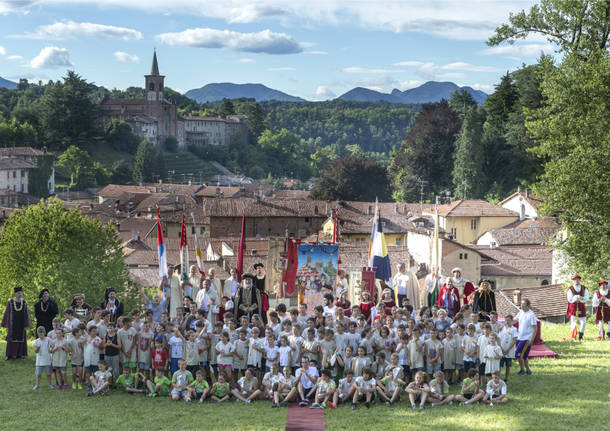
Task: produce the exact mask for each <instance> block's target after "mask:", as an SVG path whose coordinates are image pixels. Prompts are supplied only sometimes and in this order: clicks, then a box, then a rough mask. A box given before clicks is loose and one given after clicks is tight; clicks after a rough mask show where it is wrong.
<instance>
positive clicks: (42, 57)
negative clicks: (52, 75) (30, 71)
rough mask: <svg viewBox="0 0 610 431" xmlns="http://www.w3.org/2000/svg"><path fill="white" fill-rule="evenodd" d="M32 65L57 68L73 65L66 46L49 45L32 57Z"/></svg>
mask: <svg viewBox="0 0 610 431" xmlns="http://www.w3.org/2000/svg"><path fill="white" fill-rule="evenodd" d="M30 66H32V67H33V68H34V69H55V68H57V67H73V66H74V64H72V63H71V62H70V53H69V52H68V50H67V49H66V48H58V47H56V46H47V47H45V48H43V49H42V50H41V51H40V53H39V54H38V55H37V56H36V57H34V58H33V59H32V61H31V62H30Z"/></svg>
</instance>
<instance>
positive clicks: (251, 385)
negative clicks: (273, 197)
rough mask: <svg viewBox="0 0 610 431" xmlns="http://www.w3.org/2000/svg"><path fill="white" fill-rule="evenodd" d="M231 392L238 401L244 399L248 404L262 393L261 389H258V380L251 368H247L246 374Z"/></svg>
mask: <svg viewBox="0 0 610 431" xmlns="http://www.w3.org/2000/svg"><path fill="white" fill-rule="evenodd" d="M231 393H232V394H233V396H234V397H235V398H236V399H237V401H238V402H239V401H243V402H244V403H247V404H250V403H251V402H252V401H254V400H256V399H257V398H258V397H259V396H260V395H261V391H260V390H259V389H258V380H256V378H255V377H254V371H253V370H252V369H251V368H248V369H246V372H245V374H244V376H243V377H241V378H240V379H239V380H238V381H237V387H236V388H235V389H233V391H232V392H231Z"/></svg>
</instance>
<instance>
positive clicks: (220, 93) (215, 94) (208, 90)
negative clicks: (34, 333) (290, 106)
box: [184, 82, 306, 103]
mask: <svg viewBox="0 0 610 431" xmlns="http://www.w3.org/2000/svg"><path fill="white" fill-rule="evenodd" d="M184 95H185V96H186V97H189V98H191V99H193V100H195V101H197V102H199V103H205V102H214V101H216V100H222V99H239V98H241V97H245V98H248V99H256V100H257V101H258V102H264V101H267V100H279V101H283V102H306V100H305V99H301V98H300V97H296V96H291V95H290V94H286V93H283V92H281V91H278V90H274V89H273V88H269V87H267V86H265V85H263V84H233V83H231V82H221V83H217V84H207V85H204V86H203V87H201V88H197V89H193V90H189V91H187V92H186V93H184Z"/></svg>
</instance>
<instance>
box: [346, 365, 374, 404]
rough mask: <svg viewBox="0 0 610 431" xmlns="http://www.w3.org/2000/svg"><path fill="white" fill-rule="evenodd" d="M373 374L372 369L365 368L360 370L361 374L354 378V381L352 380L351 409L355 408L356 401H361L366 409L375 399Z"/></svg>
mask: <svg viewBox="0 0 610 431" xmlns="http://www.w3.org/2000/svg"><path fill="white" fill-rule="evenodd" d="M373 376H374V374H373V370H372V369H370V368H365V369H364V370H362V375H361V376H360V377H357V378H356V381H355V382H354V397H353V398H352V410H355V409H356V405H357V403H359V402H363V401H364V405H365V406H366V408H367V409H368V408H369V407H370V406H371V402H373V400H374V399H375V392H376V391H377V382H375V378H374V377H373Z"/></svg>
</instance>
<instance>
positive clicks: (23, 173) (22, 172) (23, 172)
mask: <svg viewBox="0 0 610 431" xmlns="http://www.w3.org/2000/svg"><path fill="white" fill-rule="evenodd" d="M23 177H25V169H22V170H21V178H23Z"/></svg>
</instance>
